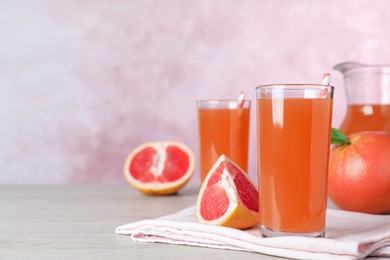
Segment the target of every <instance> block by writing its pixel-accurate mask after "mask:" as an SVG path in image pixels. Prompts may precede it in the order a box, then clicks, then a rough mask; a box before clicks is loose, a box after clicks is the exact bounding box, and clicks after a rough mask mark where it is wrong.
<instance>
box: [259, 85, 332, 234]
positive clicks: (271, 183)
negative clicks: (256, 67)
mask: <svg viewBox="0 0 390 260" xmlns="http://www.w3.org/2000/svg"><path fill="white" fill-rule="evenodd" d="M256 96H257V134H258V174H259V175H258V176H259V178H258V180H259V203H260V232H261V234H262V236H263V237H274V236H288V235H300V236H308V237H322V236H324V232H325V212H326V207H327V172H328V159H329V149H330V133H331V122H332V104H333V87H331V86H325V85H302V84H301V85H297V84H294V85H293V84H285V85H265V86H259V87H257V88H256Z"/></svg>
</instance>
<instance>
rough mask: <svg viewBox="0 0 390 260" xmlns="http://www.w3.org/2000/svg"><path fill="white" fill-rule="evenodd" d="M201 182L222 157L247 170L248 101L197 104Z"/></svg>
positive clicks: (207, 101)
mask: <svg viewBox="0 0 390 260" xmlns="http://www.w3.org/2000/svg"><path fill="white" fill-rule="evenodd" d="M196 105H197V108H198V122H199V138H200V139H199V140H200V142H199V143H200V149H199V151H200V180H201V182H203V180H204V179H205V178H206V176H207V173H208V172H209V171H210V169H211V167H212V166H213V164H214V163H215V162H216V160H217V159H218V157H219V156H220V155H222V154H224V155H226V156H227V157H229V158H230V159H231V160H233V161H234V162H235V163H236V164H237V165H238V166H240V168H241V169H242V170H244V171H245V172H246V171H247V168H248V140H249V117H250V105H251V102H250V101H249V100H244V101H243V102H242V103H239V102H238V100H199V101H197V102H196Z"/></svg>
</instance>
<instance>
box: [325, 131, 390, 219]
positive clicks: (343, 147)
mask: <svg viewBox="0 0 390 260" xmlns="http://www.w3.org/2000/svg"><path fill="white" fill-rule="evenodd" d="M348 139H349V141H350V143H349V144H348V143H343V144H338V145H336V146H335V147H333V149H332V151H331V153H330V162H329V182H328V191H329V196H330V198H331V199H332V200H333V202H334V203H335V204H336V205H337V206H339V207H340V208H342V209H345V210H350V211H357V212H363V213H371V214H380V213H387V212H390V134H389V133H385V132H359V133H355V134H352V135H350V136H349V137H348Z"/></svg>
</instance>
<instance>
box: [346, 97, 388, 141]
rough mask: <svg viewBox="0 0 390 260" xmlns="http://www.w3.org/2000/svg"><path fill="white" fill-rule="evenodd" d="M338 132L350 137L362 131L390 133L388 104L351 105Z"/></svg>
mask: <svg viewBox="0 0 390 260" xmlns="http://www.w3.org/2000/svg"><path fill="white" fill-rule="evenodd" d="M340 130H341V131H342V132H343V133H344V134H346V135H350V134H353V133H357V132H362V131H385V132H388V133H390V104H372V105H370V104H364V105H362V104H351V105H348V111H347V115H346V117H345V119H344V121H343V123H342V124H341V127H340Z"/></svg>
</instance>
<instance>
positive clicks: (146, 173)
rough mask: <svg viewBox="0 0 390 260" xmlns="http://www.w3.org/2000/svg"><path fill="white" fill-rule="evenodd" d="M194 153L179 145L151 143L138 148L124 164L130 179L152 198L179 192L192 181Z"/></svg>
mask: <svg viewBox="0 0 390 260" xmlns="http://www.w3.org/2000/svg"><path fill="white" fill-rule="evenodd" d="M194 158H195V157H194V155H193V152H192V151H191V150H190V149H189V148H188V147H187V146H185V145H184V144H182V143H179V142H169V141H160V142H149V143H145V144H142V145H140V146H138V147H137V148H135V149H134V150H133V151H132V152H131V153H130V155H129V156H128V157H127V159H126V162H125V165H124V174H125V177H126V180H127V181H128V182H129V183H130V185H131V186H133V187H135V188H136V189H138V190H140V191H142V192H144V193H146V194H148V195H168V194H173V193H176V192H177V191H178V190H180V189H181V188H182V187H183V186H184V185H185V184H186V183H187V182H188V181H189V180H190V178H191V176H192V174H193V172H194V168H195V159H194Z"/></svg>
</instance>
